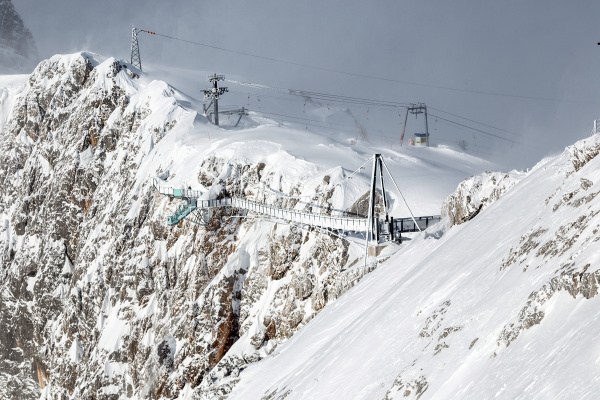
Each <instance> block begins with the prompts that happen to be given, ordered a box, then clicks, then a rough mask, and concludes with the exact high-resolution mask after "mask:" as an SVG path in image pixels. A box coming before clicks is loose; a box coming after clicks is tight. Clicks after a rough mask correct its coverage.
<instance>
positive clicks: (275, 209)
mask: <svg viewBox="0 0 600 400" xmlns="http://www.w3.org/2000/svg"><path fill="white" fill-rule="evenodd" d="M383 166H384V164H383V158H382V157H381V155H379V154H376V155H375V156H374V158H373V176H372V185H371V193H370V200H369V209H368V215H367V216H360V215H351V214H350V213H348V212H345V211H331V210H329V211H326V212H308V211H301V210H296V209H292V208H285V207H281V206H278V205H275V204H269V203H265V202H260V201H256V200H250V199H247V198H243V197H224V198H219V199H208V200H207V199H203V198H202V197H203V196H204V193H203V192H201V191H198V190H192V189H190V188H188V189H184V188H173V187H169V186H165V185H163V184H162V183H161V181H160V180H159V179H156V178H155V179H154V181H153V185H154V187H155V189H156V190H157V191H158V192H159V193H160V194H162V195H164V196H168V197H169V198H171V199H179V200H183V201H184V202H183V203H182V204H180V205H179V206H178V207H177V209H176V210H175V212H174V213H173V214H172V215H170V216H169V217H168V220H167V222H168V224H169V225H170V226H175V225H177V224H179V223H180V222H181V221H183V220H188V221H190V222H193V223H197V224H201V225H205V224H206V223H208V221H209V219H210V218H211V215H212V212H211V210H212V209H215V208H231V209H238V210H241V211H242V212H243V213H245V214H248V213H252V214H255V215H261V216H264V217H266V218H268V219H271V220H273V221H276V222H283V223H288V224H296V225H301V226H309V227H317V228H322V229H327V230H331V231H334V232H339V233H357V234H364V236H365V239H366V241H376V242H385V241H401V239H402V236H401V235H402V233H407V232H418V231H422V230H424V229H426V228H427V227H429V226H430V225H433V224H434V223H436V222H438V221H439V220H440V216H439V215H430V216H420V217H415V216H414V215H412V212H411V217H406V218H394V217H391V216H389V214H388V201H387V196H386V194H385V189H384V187H383V169H382V167H383ZM386 169H387V167H386ZM378 171H379V177H380V181H381V193H382V196H381V197H382V200H383V209H384V215H381V216H380V215H376V213H375V201H376V200H375V196H376V181H377V176H378V174H377V172H378ZM388 173H389V170H388ZM390 176H391V175H390ZM392 180H393V178H392ZM394 184H395V182H394ZM398 190H399V189H398ZM407 206H408V205H407ZM409 210H410V208H409ZM335 214H338V215H335Z"/></svg>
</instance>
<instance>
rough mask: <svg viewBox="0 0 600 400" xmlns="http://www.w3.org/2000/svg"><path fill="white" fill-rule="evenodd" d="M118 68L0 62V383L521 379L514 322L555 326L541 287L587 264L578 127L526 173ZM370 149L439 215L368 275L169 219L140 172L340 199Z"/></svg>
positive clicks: (311, 254) (395, 208)
mask: <svg viewBox="0 0 600 400" xmlns="http://www.w3.org/2000/svg"><path fill="white" fill-rule="evenodd" d="M138 73H139V71H133V70H132V67H131V66H129V65H127V64H126V63H124V62H122V61H119V60H116V59H113V58H108V59H105V58H103V57H100V56H98V55H94V54H91V53H77V54H71V55H62V56H55V57H53V58H51V59H49V60H45V61H43V62H41V63H40V64H39V65H38V67H37V68H36V69H35V71H34V72H33V74H32V75H31V76H30V77H24V76H11V77H0V83H1V85H0V129H1V132H2V133H1V136H0V181H1V185H0V222H1V223H0V260H1V264H0V279H1V281H2V282H3V283H2V285H1V287H0V290H1V296H0V326H1V327H2V328H3V329H2V330H0V355H1V357H0V397H6V398H14V397H21V398H39V397H40V396H41V397H42V398H45V399H54V398H102V399H104V398H106V399H120V398H182V399H183V398H206V399H208V398H212V399H216V398H226V397H230V398H241V399H251V398H263V397H265V398H284V397H285V396H289V398H328V397H329V398H383V397H385V396H388V397H389V398H393V397H394V396H404V395H406V396H417V397H418V396H423V398H427V397H428V396H430V397H434V395H435V396H442V395H447V396H448V397H449V398H452V397H453V396H452V394H454V395H455V396H454V397H456V395H457V393H465V396H471V398H485V397H489V396H486V395H483V396H481V394H482V393H484V394H489V393H491V392H485V391H484V390H485V388H486V384H487V386H488V387H494V385H500V384H501V383H503V378H504V377H507V384H508V383H509V382H510V381H509V379H513V377H514V376H515V375H516V374H517V373H514V374H513V375H511V373H512V372H511V373H509V372H510V371H511V370H510V369H507V370H506V371H508V372H502V373H498V374H496V375H493V371H495V369H494V368H496V366H498V365H499V366H500V367H502V368H508V367H507V365H508V364H506V363H510V362H513V361H514V360H519V362H520V359H518V358H517V359H514V358H511V357H513V355H512V354H513V353H512V352H511V351H512V349H513V348H516V347H517V346H524V344H523V340H524V339H522V338H526V337H528V336H527V335H530V334H534V332H537V331H535V329H539V330H540V331H539V332H542V333H540V335H550V336H548V337H551V335H552V334H553V333H552V332H553V331H552V332H550V333H548V331H547V329H546V328H545V325H544V324H545V321H546V320H548V321H550V320H551V318H550V316H551V315H553V314H551V313H550V309H549V307H550V306H552V305H553V304H554V302H553V301H545V300H546V298H549V299H550V298H551V299H555V298H559V297H560V296H562V295H561V294H560V293H562V292H561V290H563V289H564V290H570V291H571V294H574V295H577V293H579V292H578V291H577V290H579V289H577V290H576V289H572V290H571V289H569V288H572V285H571V284H570V283H569V282H570V281H569V279H572V278H573V277H574V276H575V275H576V274H581V277H582V278H581V279H583V281H582V282H592V281H593V279H595V278H593V279H592V278H591V276H595V275H593V272H594V271H595V270H594V268H593V261H594V260H592V258H593V248H594V245H593V243H595V242H594V241H593V235H594V234H595V233H590V232H593V229H594V227H595V225H594V224H595V222H594V217H595V214H593V210H594V207H595V205H596V202H595V195H594V193H595V192H594V191H593V183H594V181H595V179H596V177H595V175H594V174H593V169H591V168H593V167H592V166H593V165H594V163H595V162H596V160H595V159H593V157H595V155H596V154H597V152H598V151H597V149H598V144H597V143H598V140H597V138H595V137H594V138H591V139H588V140H587V141H584V142H582V143H579V144H577V145H576V146H574V147H572V148H571V149H570V150H569V151H568V152H567V153H565V154H564V155H563V156H561V157H559V158H557V159H548V160H544V161H543V162H542V163H541V164H540V165H538V167H536V169H534V170H533V171H532V172H530V173H528V174H525V173H518V172H511V173H508V174H500V173H487V174H483V175H478V174H480V173H482V172H483V171H484V170H488V169H492V168H493V165H491V164H490V163H487V162H485V161H483V160H480V159H477V158H475V157H472V156H468V155H465V154H462V153H458V152H456V151H453V150H452V149H450V148H446V147H443V146H438V147H431V148H415V147H403V148H396V149H391V148H379V147H377V146H374V145H372V144H370V143H368V142H366V141H364V140H361V138H360V137H358V138H357V137H352V136H348V134H346V133H344V132H333V133H330V134H324V133H323V132H315V131H310V130H308V129H306V128H305V126H303V125H301V124H300V125H298V126H294V125H287V126H281V124H280V123H278V122H276V121H273V120H271V119H269V118H267V117H266V116H265V115H264V114H260V113H256V112H251V113H250V115H249V116H248V117H244V118H246V119H245V122H244V124H243V128H238V129H222V128H218V127H215V126H213V125H212V124H210V123H209V122H208V121H207V120H206V118H205V117H204V116H202V115H201V114H200V113H199V111H198V110H202V105H201V104H200V103H199V102H198V101H197V100H196V99H194V98H191V97H189V96H187V95H186V94H184V93H182V92H181V91H179V90H177V89H174V88H173V87H172V86H170V85H169V84H167V83H165V82H164V81H160V80H155V78H156V77H155V76H153V75H152V74H142V75H141V77H137V75H138ZM313 112H314V114H315V115H318V114H319V113H321V114H322V115H323V118H342V117H343V116H339V115H333V116H332V115H331V111H330V110H326V109H323V110H318V109H315V110H313ZM373 153H381V154H383V155H384V158H385V160H386V164H387V165H388V166H389V167H390V169H391V171H392V174H393V175H394V177H395V179H396V181H397V182H398V184H399V185H400V187H401V189H402V194H403V196H404V197H405V198H406V200H407V201H408V204H409V205H410V206H411V208H412V210H413V212H414V213H415V214H418V215H432V214H439V213H440V208H441V207H442V203H444V210H443V214H444V215H445V216H446V220H445V221H444V224H445V225H444V224H442V225H443V226H442V225H440V226H438V227H436V228H434V230H433V231H431V232H426V233H424V234H421V235H417V236H416V237H414V238H413V240H412V241H410V242H409V244H407V245H406V244H405V245H402V246H398V245H394V244H390V245H389V246H387V247H386V248H385V249H384V250H383V252H382V254H381V256H380V257H379V260H378V267H377V268H376V269H375V266H374V264H371V263H365V262H364V259H363V254H364V253H363V251H364V249H363V247H362V246H363V241H362V240H358V238H354V237H352V236H344V235H338V234H337V233H335V232H328V231H322V230H319V229H314V228H310V227H305V226H291V225H287V224H281V223H275V222H274V221H270V220H268V219H264V218H260V216H254V215H249V216H247V217H243V218H240V217H241V216H240V215H239V212H238V211H237V210H227V209H223V210H217V211H214V212H213V215H212V216H211V218H210V221H209V223H208V224H207V225H206V226H199V225H194V224H191V223H189V222H185V221H184V222H183V223H182V224H180V225H178V226H177V227H174V228H170V227H168V226H167V223H166V219H167V217H168V216H169V215H171V214H172V213H173V212H174V211H175V209H176V208H177V206H178V205H179V202H178V201H177V200H170V199H169V198H168V197H165V196H162V195H160V194H159V193H158V192H157V191H156V190H155V188H154V187H153V182H160V185H162V186H170V187H173V188H184V187H190V188H192V189H195V190H199V191H201V192H203V193H204V196H206V197H207V198H219V197H225V196H231V195H235V196H239V197H245V198H248V199H251V200H257V201H263V202H266V203H269V204H277V205H279V206H282V207H288V208H295V209H297V210H305V211H306V210H312V211H313V212H323V213H329V212H331V211H332V210H348V209H351V208H354V209H357V208H360V206H358V207H357V202H359V200H360V199H361V198H364V194H365V193H366V192H367V191H368V190H369V184H370V182H369V173H370V171H369V170H368V169H369V167H368V165H370V164H369V162H368V160H369V157H370V156H371V155H372V154H373ZM590 160H592V161H590ZM361 165H367V168H366V169H362V170H361V169H359V167H360V166H361ZM556 166H559V167H560V168H559V169H558V170H557V167H556ZM472 175H478V176H476V177H474V178H471V179H469V180H468V181H465V182H464V183H462V184H461V185H460V186H459V188H458V189H457V190H456V191H455V189H456V187H457V185H458V184H459V183H460V182H461V181H462V180H463V179H465V178H467V177H470V176H472ZM577 185H579V186H577ZM388 189H389V187H388ZM453 191H455V193H454V194H453V195H452V196H450V197H447V196H448V194H450V193H452V192H453ZM569 193H570V194H571V195H570V197H569V196H568V194H569ZM389 195H390V197H391V206H392V215H394V216H408V210H407V209H406V207H405V205H404V202H403V201H402V197H401V196H400V194H399V193H395V192H394V191H392V190H389ZM540 199H541V200H540ZM444 200H445V201H444ZM592 214H593V215H592ZM580 220H581V221H583V222H581V221H580ZM573 221H580V224H579V225H576V226H577V227H576V228H573V227H572V226H573V225H571V223H572V222H573ZM453 224H457V225H456V226H452V227H450V226H451V225H453ZM573 229H575V230H573ZM557 238H558V239H557ZM573 238H574V239H573ZM586 238H588V239H586ZM584 245H585V246H587V247H585V246H584ZM542 249H545V250H544V251H543V252H542ZM557 249H558V250H557ZM577 249H580V251H579V252H577ZM586 249H587V250H586ZM394 253H395V254H394ZM585 260H588V261H587V262H589V263H590V265H592V266H588V267H584V266H583V264H581V263H582V262H583V261H585ZM370 261H373V260H372V259H371V260H370ZM580 264H581V265H580ZM564 265H567V266H566V267H564V268H563V269H560V268H562V267H563V266H564ZM373 270H374V271H373ZM367 274H368V275H367ZM585 274H588V275H589V274H592V275H589V276H588V275H585ZM584 275H585V276H584ZM577 276H579V275H577ZM590 279H592V280H590ZM359 281H360V283H358V282H359ZM593 282H595V281H593ZM357 283H358V285H357ZM548 285H550V286H548ZM582 285H583V286H582ZM589 286H590V285H588V283H585V284H581V285H579V286H577V287H586V289H585V290H586V291H585V293H587V294H591V293H592V292H593V290H592V289H589ZM352 287H353V288H352ZM351 288H352V289H351ZM551 289H552V290H551ZM588 289H589V290H588ZM555 292H556V293H558V294H557V295H554V293H555ZM534 293H537V294H534ZM544 293H545V294H546V295H547V297H544ZM593 293H595V292H593ZM530 294H531V296H533V297H532V298H531V299H529V300H528V296H530ZM587 294H586V296H587V297H592V296H591V295H587ZM563 297H564V296H563ZM563 297H560V298H561V299H562V298H563ZM336 299H337V300H336ZM567 303H568V302H566V303H565V304H567ZM561 304H562V303H561ZM585 304H588V303H585ZM582 307H583V306H582ZM586 307H587V306H586ZM583 308H585V307H583ZM565 309H566V310H569V307H567V306H565ZM577 309H578V308H577ZM586 310H587V308H586ZM577 312H579V311H577ZM581 312H584V313H585V310H584V311H581ZM544 313H545V314H544ZM546 314H547V315H548V318H544V315H546ZM532 315H533V317H532ZM561 315H563V316H564V314H561ZM561 315H559V317H560V316H561ZM582 315H588V314H581V315H580V314H576V315H575V317H577V318H579V317H580V316H582ZM591 320H593V319H591ZM552 321H554V319H552ZM533 322H537V325H539V326H536V327H534V328H531V329H527V328H530V327H531V326H533ZM551 329H552V330H553V329H555V327H554V325H553V326H552V328H551ZM581 329H583V330H582V331H581V332H587V331H586V330H585V328H581ZM557 332H559V330H557ZM536 337H537V336H536ZM540 337H543V338H546V336H540ZM590 337H592V335H590ZM290 338H291V339H290ZM467 341H468V343H467ZM465 343H466V344H465ZM508 344H511V346H510V349H509V348H508ZM588 345H590V343H588ZM469 347H470V348H469ZM520 349H521V347H520ZM509 350H510V351H509ZM522 351H523V352H524V353H523V354H527V353H526V351H533V352H534V353H535V348H534V349H533V350H527V349H522ZM534 353H532V354H534ZM535 354H536V355H537V354H538V353H535ZM557 354H559V353H557ZM560 354H562V353H560ZM486 357H488V358H489V357H492V358H490V359H489V360H488V359H487V358H486ZM515 357H517V356H515ZM261 360H262V361H261ZM438 360H441V361H438ZM486 360H487V361H486ZM556 362H557V363H558V364H557V368H558V367H563V366H572V364H568V361H564V362H563V361H561V363H559V362H558V361H556ZM494 363H500V364H494ZM457 370H462V372H461V373H460V374H459V375H452V374H454V372H456V371H457ZM531 370H532V371H533V372H532V373H533V374H535V373H537V371H538V370H536V369H535V366H532V367H531ZM486 371H487V372H488V373H490V374H492V375H491V376H492V378H486V379H487V381H486V380H484V381H482V382H477V383H476V384H475V383H473V384H469V382H470V381H468V379H475V375H473V374H477V373H479V374H484V373H486ZM470 374H471V375H470ZM536 376H537V375H536ZM540 376H541V378H539V380H538V381H537V382H540V383H539V385H543V384H544V383H545V382H546V381H545V379H546V378H548V379H550V378H554V377H555V375H551V374H550V373H548V374H547V375H540ZM461 377H465V378H464V379H465V380H461ZM493 377H496V380H494V379H493ZM531 377H535V376H534V375H531ZM451 378H452V379H451ZM477 378H480V377H479V376H477ZM532 379H533V378H532ZM484 382H487V383H484ZM448 385H450V386H448ZM471 387H472V390H471V389H470V388H471ZM536 387H538V386H535V385H533V386H531V388H532V389H530V390H535V388H536ZM582 387H586V386H585V385H583V386H582ZM587 387H589V385H588V386H587ZM518 389H522V390H525V389H524V388H523V386H519V385H514V390H518ZM460 390H462V391H463V392H460ZM499 390H500V389H497V390H496V391H497V392H498V391H499ZM511 390H512V388H511ZM582 390H587V389H582ZM232 391H233V392H232ZM506 393H511V394H512V393H514V392H512V391H508V392H506ZM574 393H577V392H574ZM582 393H584V392H582ZM585 393H587V392H585ZM585 393H584V394H585ZM478 396H479V397H478ZM508 397H511V396H510V395H509V396H508Z"/></svg>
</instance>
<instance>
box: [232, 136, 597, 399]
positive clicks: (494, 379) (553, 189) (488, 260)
mask: <svg viewBox="0 0 600 400" xmlns="http://www.w3.org/2000/svg"><path fill="white" fill-rule="evenodd" d="M599 151H600V136H597V135H596V136H593V137H591V138H589V139H585V140H583V141H581V142H578V143H577V144H575V145H574V146H572V147H570V148H568V149H567V150H566V151H565V152H564V153H563V154H562V155H560V156H558V157H554V158H549V159H545V160H543V161H541V162H540V163H539V164H538V165H537V166H536V167H535V168H534V169H533V170H532V171H531V172H530V173H529V174H528V176H527V177H526V178H525V179H523V180H522V181H521V182H520V183H518V184H517V185H516V186H515V187H514V188H513V189H512V190H510V191H509V192H508V193H507V194H506V195H505V196H504V197H502V198H501V199H500V200H498V201H497V202H496V203H494V204H492V205H491V206H490V207H489V208H487V209H484V210H483V211H482V212H481V213H480V214H479V215H478V216H477V217H476V218H474V219H473V220H471V221H470V222H467V223H465V224H463V225H459V226H455V227H453V228H451V229H450V230H448V231H447V232H446V233H445V234H444V235H443V236H442V237H441V238H440V239H437V240H436V239H434V237H433V236H432V235H428V234H423V235H421V236H419V237H418V238H416V239H415V240H414V241H413V242H412V243H411V245H410V246H406V247H405V248H404V249H402V250H401V251H399V252H398V253H397V254H396V255H394V256H393V257H392V258H391V259H390V260H389V261H387V262H385V263H384V264H383V265H381V266H380V267H379V268H378V269H377V270H376V271H375V272H373V273H371V274H370V275H368V276H366V277H365V278H364V279H363V281H361V283H360V284H359V285H357V286H356V287H354V288H353V289H351V290H350V291H348V292H347V293H346V294H345V295H344V296H342V297H341V298H340V299H338V300H337V301H335V302H334V303H332V304H330V305H329V306H328V307H326V308H325V309H324V310H323V311H322V312H321V313H320V314H319V315H318V316H317V317H316V318H315V319H314V320H313V321H312V322H311V323H310V324H309V325H307V326H305V327H304V328H303V329H301V330H300V331H299V332H298V333H297V334H296V335H295V336H294V337H293V338H292V339H290V340H289V341H288V342H287V343H285V344H283V345H282V346H280V347H279V348H277V349H276V350H275V352H274V353H273V354H272V355H271V356H270V357H268V358H266V359H264V360H262V361H260V362H259V363H257V364H254V365H251V366H249V367H248V368H247V369H245V370H244V371H242V372H241V375H240V382H239V384H238V385H237V386H236V388H235V389H234V391H233V392H232V394H231V396H230V398H232V399H260V398H270V399H279V398H285V399H308V398H315V399H317V398H318V399H357V400H358V399H382V398H386V399H393V398H398V399H400V398H421V399H457V398H460V399H489V398H500V399H573V398H577V399H595V398H597V394H598V389H599V388H600V378H599V376H600V347H599V346H598V344H597V337H598V335H599V334H600V324H599V321H600V311H599V309H600V308H599V306H600V296H597V292H598V282H599V281H600V279H599V278H600V271H599V267H600V264H599V260H600V251H599V250H600V248H599V246H598V231H599V230H600V217H599V216H598V214H599V213H600V198H598V197H597V195H598V193H600V192H599V189H598V187H597V186H598V183H599V180H600V157H596V155H597V154H598V152H599ZM594 157H595V158H594ZM590 159H591V161H590ZM588 161H589V162H588ZM586 162H587V164H586Z"/></svg>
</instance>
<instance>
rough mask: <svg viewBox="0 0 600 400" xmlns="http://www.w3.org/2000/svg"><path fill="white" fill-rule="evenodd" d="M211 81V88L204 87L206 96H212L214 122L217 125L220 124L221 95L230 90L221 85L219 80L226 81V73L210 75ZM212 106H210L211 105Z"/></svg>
mask: <svg viewBox="0 0 600 400" xmlns="http://www.w3.org/2000/svg"><path fill="white" fill-rule="evenodd" d="M208 80H209V82H210V83H212V86H213V87H212V88H211V89H203V90H202V92H203V93H204V97H205V98H210V99H212V100H211V103H212V105H213V114H214V116H213V123H214V124H215V125H219V97H221V96H222V95H223V94H224V93H227V92H228V91H229V89H228V88H226V87H219V81H224V80H225V76H224V75H217V74H212V75H210V76H209V77H208ZM209 107H210V106H209Z"/></svg>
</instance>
